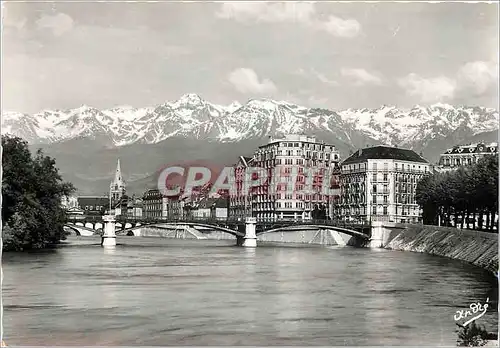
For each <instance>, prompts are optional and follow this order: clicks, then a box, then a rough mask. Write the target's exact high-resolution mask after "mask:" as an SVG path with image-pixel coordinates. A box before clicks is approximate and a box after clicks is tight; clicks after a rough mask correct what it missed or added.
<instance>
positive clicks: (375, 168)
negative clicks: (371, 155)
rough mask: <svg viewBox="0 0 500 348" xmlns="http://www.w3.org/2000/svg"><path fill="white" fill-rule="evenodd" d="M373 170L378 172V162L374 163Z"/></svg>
mask: <svg viewBox="0 0 500 348" xmlns="http://www.w3.org/2000/svg"><path fill="white" fill-rule="evenodd" d="M373 170H377V162H374V163H373Z"/></svg>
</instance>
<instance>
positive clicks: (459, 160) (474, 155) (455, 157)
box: [436, 143, 498, 171]
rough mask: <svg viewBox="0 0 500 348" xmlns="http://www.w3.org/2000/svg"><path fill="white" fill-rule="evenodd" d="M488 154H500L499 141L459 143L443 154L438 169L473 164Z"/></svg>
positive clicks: (443, 169)
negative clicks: (499, 149)
mask: <svg viewBox="0 0 500 348" xmlns="http://www.w3.org/2000/svg"><path fill="white" fill-rule="evenodd" d="M488 155H494V156H498V143H490V144H485V143H475V144H467V145H457V146H454V147H452V148H451V149H448V150H446V151H445V152H444V153H443V154H441V156H440V158H439V164H438V166H437V167H436V170H438V171H439V170H440V171H446V170H453V169H456V168H458V167H460V166H464V165H471V164H474V163H477V162H478V161H479V160H480V159H481V158H483V157H484V156H488Z"/></svg>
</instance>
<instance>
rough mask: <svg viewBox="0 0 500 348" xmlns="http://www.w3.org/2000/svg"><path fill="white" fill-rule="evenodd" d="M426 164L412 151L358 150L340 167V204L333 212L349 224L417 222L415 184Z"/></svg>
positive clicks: (388, 149)
mask: <svg viewBox="0 0 500 348" xmlns="http://www.w3.org/2000/svg"><path fill="white" fill-rule="evenodd" d="M429 173H430V164H429V163H428V162H427V161H426V160H425V159H424V158H422V156H420V155H418V154H417V153H415V152H414V151H412V150H407V149H400V148H395V147H388V146H374V147H370V148H365V149H360V150H359V151H356V152H355V153H354V154H352V155H351V156H350V157H348V158H347V159H346V160H345V161H344V162H342V164H341V173H340V202H339V205H340V206H339V207H336V208H335V209H334V210H335V211H336V212H337V214H338V216H339V217H340V218H341V219H344V220H348V221H353V220H358V221H363V220H365V221H369V220H371V221H392V222H398V223H410V222H412V223H414V222H420V221H421V213H422V212H421V209H420V207H419V206H418V204H417V202H416V200H415V193H416V188H417V183H418V181H419V180H420V179H421V178H422V177H423V176H424V175H426V174H429Z"/></svg>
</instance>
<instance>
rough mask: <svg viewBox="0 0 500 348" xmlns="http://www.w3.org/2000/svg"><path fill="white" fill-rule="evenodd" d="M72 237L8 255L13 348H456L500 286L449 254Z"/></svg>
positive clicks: (493, 302)
mask: <svg viewBox="0 0 500 348" xmlns="http://www.w3.org/2000/svg"><path fill="white" fill-rule="evenodd" d="M118 241H119V243H120V245H118V246H117V247H116V248H115V249H114V250H105V249H103V248H101V247H100V246H99V242H100V241H99V240H98V239H97V238H95V237H76V236H74V237H70V238H69V239H68V240H67V241H66V242H65V243H64V245H62V246H60V247H58V248H57V249H55V250H50V251H44V252H37V253H4V254H3V270H4V283H3V304H4V322H3V326H4V340H5V342H6V343H7V344H9V345H72V346H75V345H101V346H103V345H212V346H219V345H330V346H331V345H410V344H411V345H427V346H443V345H448V346H450V345H455V343H456V339H457V334H456V332H455V329H456V326H455V323H454V320H453V315H454V314H455V311H456V310H458V309H464V308H468V307H469V304H470V303H471V302H473V301H480V302H481V303H484V301H485V300H486V298H487V297H489V299H490V309H489V310H488V312H487V313H486V315H485V316H483V317H482V318H481V319H480V320H479V321H478V322H479V323H481V324H484V325H486V327H487V328H488V329H489V330H490V331H493V332H496V327H497V314H496V311H497V303H498V296H497V289H498V287H497V285H496V278H495V277H494V276H492V275H490V274H488V273H486V272H485V271H483V270H481V269H479V268H476V267H474V266H471V265H468V264H465V263H462V262H459V261H454V260H450V259H446V258H441V257H436V256H430V255H424V254H418V253H411V252H398V251H387V250H379V249H377V250H370V249H361V248H359V249H358V248H351V247H346V248H339V247H321V246H307V245H290V244H287V245H285V246H283V245H259V246H258V247H257V248H256V249H246V248H241V247H235V246H233V244H234V241H228V240H226V241H215V240H180V239H162V238H141V237H119V239H118Z"/></svg>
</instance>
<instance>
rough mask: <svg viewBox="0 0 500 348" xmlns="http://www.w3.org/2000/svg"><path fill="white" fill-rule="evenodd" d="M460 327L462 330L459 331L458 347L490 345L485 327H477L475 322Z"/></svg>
mask: <svg viewBox="0 0 500 348" xmlns="http://www.w3.org/2000/svg"><path fill="white" fill-rule="evenodd" d="M457 325H458V324H457ZM458 326H459V328H460V329H459V330H458V331H457V333H458V339H457V346H458V347H482V346H484V345H486V344H487V343H488V336H489V334H488V331H486V329H485V328H484V326H481V325H477V324H476V322H475V321H473V322H472V323H470V324H469V325H468V326H462V325H458Z"/></svg>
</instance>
